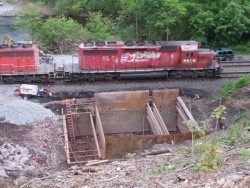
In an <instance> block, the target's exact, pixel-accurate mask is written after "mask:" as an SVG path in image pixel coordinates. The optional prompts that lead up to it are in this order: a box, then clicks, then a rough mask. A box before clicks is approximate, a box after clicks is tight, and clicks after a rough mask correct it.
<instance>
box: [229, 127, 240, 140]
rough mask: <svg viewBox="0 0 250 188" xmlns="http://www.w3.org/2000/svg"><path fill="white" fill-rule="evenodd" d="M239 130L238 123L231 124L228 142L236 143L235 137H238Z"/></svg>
mask: <svg viewBox="0 0 250 188" xmlns="http://www.w3.org/2000/svg"><path fill="white" fill-rule="evenodd" d="M240 131H241V127H240V125H238V124H236V125H233V126H231V128H230V131H229V135H228V143H229V144H230V145H235V144H236V143H237V139H238V136H239V133H240Z"/></svg>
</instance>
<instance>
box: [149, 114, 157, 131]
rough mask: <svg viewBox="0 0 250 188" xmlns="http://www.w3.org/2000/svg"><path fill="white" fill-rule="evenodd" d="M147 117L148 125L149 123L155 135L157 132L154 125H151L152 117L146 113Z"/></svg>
mask: <svg viewBox="0 0 250 188" xmlns="http://www.w3.org/2000/svg"><path fill="white" fill-rule="evenodd" d="M147 119H148V122H149V125H150V127H151V129H152V131H153V133H154V135H157V134H158V132H157V130H156V128H155V126H154V125H153V122H152V119H151V118H150V117H149V115H147Z"/></svg>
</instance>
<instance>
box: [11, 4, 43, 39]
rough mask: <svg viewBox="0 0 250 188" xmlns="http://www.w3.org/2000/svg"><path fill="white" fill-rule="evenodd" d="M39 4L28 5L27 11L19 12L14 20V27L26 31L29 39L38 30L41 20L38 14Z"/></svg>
mask: <svg viewBox="0 0 250 188" xmlns="http://www.w3.org/2000/svg"><path fill="white" fill-rule="evenodd" d="M40 5H41V4H40V3H37V4H34V3H29V4H28V8H27V10H19V11H18V12H17V17H16V18H15V27H16V28H19V29H23V30H25V31H27V32H28V33H29V34H30V36H31V38H32V39H33V37H34V36H35V35H36V33H37V32H38V31H39V30H40V27H41V23H42V18H41V15H40V14H39V13H38V7H39V6H40Z"/></svg>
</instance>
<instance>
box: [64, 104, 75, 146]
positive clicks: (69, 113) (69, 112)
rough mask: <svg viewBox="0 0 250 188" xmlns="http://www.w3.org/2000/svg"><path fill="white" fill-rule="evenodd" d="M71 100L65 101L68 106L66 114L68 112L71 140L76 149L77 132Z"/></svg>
mask: <svg viewBox="0 0 250 188" xmlns="http://www.w3.org/2000/svg"><path fill="white" fill-rule="evenodd" d="M71 103H72V102H71V100H70V99H67V100H65V104H66V112H67V117H68V118H67V122H68V131H69V138H70V141H71V143H72V145H73V148H74V149H76V139H75V130H74V122H73V116H72V109H71Z"/></svg>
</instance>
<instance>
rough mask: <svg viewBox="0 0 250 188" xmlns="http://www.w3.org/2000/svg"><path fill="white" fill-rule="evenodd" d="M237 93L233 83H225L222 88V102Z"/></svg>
mask: <svg viewBox="0 0 250 188" xmlns="http://www.w3.org/2000/svg"><path fill="white" fill-rule="evenodd" d="M234 91H235V86H234V84H233V82H231V81H229V82H227V83H224V84H222V85H221V87H220V93H221V100H222V101H225V100H226V99H227V98H228V97H229V96H231V95H232V94H233V93H234Z"/></svg>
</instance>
